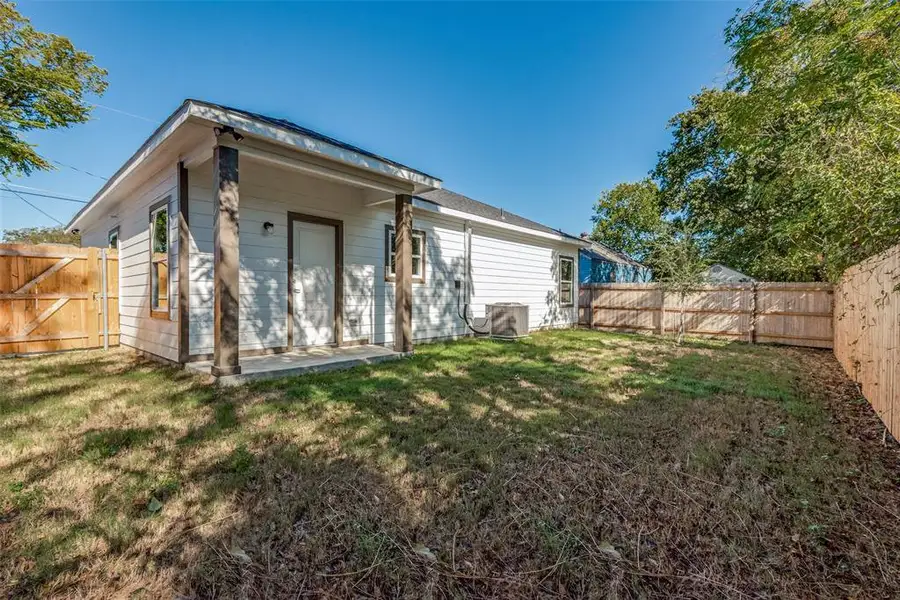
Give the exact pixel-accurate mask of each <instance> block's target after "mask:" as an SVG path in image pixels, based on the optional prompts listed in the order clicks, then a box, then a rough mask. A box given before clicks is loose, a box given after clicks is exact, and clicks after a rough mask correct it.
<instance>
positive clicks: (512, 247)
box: [470, 224, 578, 329]
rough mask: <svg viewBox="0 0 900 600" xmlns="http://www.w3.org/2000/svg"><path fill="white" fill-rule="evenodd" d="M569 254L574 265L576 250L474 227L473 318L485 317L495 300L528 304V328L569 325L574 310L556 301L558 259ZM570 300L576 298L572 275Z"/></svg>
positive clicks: (561, 245)
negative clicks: (571, 295) (489, 306)
mask: <svg viewBox="0 0 900 600" xmlns="http://www.w3.org/2000/svg"><path fill="white" fill-rule="evenodd" d="M560 256H569V257H571V258H572V259H573V262H574V266H575V269H576V270H577V267H578V248H577V247H576V246H572V245H568V244H564V243H562V242H554V241H552V240H543V239H540V238H536V237H532V236H527V235H525V234H519V233H516V232H510V231H507V230H504V229H501V228H499V227H491V226H488V225H482V224H474V225H473V226H472V245H471V267H470V268H471V274H472V293H471V303H472V314H474V315H476V316H484V314H485V307H486V306H487V305H488V304H494V303H497V302H520V303H522V304H527V305H528V320H529V323H528V325H529V328H530V329H542V328H552V327H568V326H571V325H573V324H574V323H575V320H576V309H575V307H563V306H560V302H559V258H560ZM573 276H574V280H573V291H572V294H573V300H574V298H575V297H576V296H577V290H576V289H575V282H577V281H578V274H577V272H575V273H573Z"/></svg>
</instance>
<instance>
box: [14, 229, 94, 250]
mask: <svg viewBox="0 0 900 600" xmlns="http://www.w3.org/2000/svg"><path fill="white" fill-rule="evenodd" d="M3 242H4V243H7V244H71V245H73V246H80V245H81V236H79V235H78V234H77V233H66V231H65V228H63V227H26V228H24V229H4V230H3Z"/></svg>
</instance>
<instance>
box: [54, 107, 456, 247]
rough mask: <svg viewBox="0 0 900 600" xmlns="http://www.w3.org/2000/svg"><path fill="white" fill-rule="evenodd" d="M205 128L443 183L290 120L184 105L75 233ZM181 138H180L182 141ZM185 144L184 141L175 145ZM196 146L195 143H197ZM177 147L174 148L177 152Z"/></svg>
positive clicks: (88, 207) (425, 186) (95, 201)
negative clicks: (164, 151)
mask: <svg viewBox="0 0 900 600" xmlns="http://www.w3.org/2000/svg"><path fill="white" fill-rule="evenodd" d="M188 122H192V123H201V124H203V125H206V126H212V125H219V126H229V127H232V128H234V129H235V130H236V131H239V132H241V134H242V135H244V134H248V135H252V136H255V137H258V138H261V139H264V140H267V141H274V142H276V143H278V144H281V145H284V146H286V147H288V148H291V149H294V150H299V151H302V152H307V153H310V154H314V155H318V156H321V157H324V158H327V159H329V160H334V161H338V162H342V163H345V164H349V165H352V166H354V167H357V168H360V169H364V170H368V171H372V172H375V173H377V174H379V175H381V176H386V177H389V178H394V179H397V180H401V181H403V182H404V183H412V184H413V186H414V188H415V189H417V190H430V189H435V188H440V187H441V185H442V182H441V180H440V179H438V178H436V177H432V176H431V175H428V174H427V173H424V172H422V171H419V170H416V169H413V168H410V167H407V166H405V165H402V164H401V163H398V162H396V161H393V160H390V159H387V158H384V157H382V156H379V155H378V154H375V153H374V152H369V151H368V150H364V149H362V148H359V147H357V146H354V145H352V144H347V143H345V142H341V141H340V140H336V139H334V138H332V137H329V136H327V135H324V134H321V133H318V132H316V131H313V130H311V129H307V128H306V127H302V126H300V125H297V124H296V123H293V122H291V121H288V120H285V119H278V118H273V117H267V116H265V115H260V114H257V113H253V112H250V111H245V110H241V109H235V108H229V107H226V106H224V105H221V104H215V103H212V102H206V101H203V100H191V99H188V100H185V101H184V102H183V103H182V104H181V106H179V107H178V109H177V110H176V111H175V112H173V113H172V114H171V115H169V117H168V118H166V120H165V121H163V123H162V124H161V125H160V126H159V127H157V128H156V130H155V131H154V132H153V133H151V134H150V136H149V137H148V138H147V139H146V140H145V141H144V143H143V144H141V146H140V147H139V148H138V149H137V150H136V151H135V153H134V154H132V155H131V157H130V158H129V159H128V160H126V161H125V162H124V163H123V164H122V166H121V167H119V169H118V170H117V171H116V172H115V173H114V174H113V175H112V177H110V178H109V180H107V182H106V183H105V184H104V185H103V186H102V187H101V188H100V189H99V190H98V191H97V193H96V194H94V196H93V198H91V200H90V201H89V202H88V203H87V204H85V205H84V206H83V207H82V208H81V209H80V210H79V211H78V212H77V213H76V214H75V215H74V216H73V217H72V219H71V220H70V221H69V224H68V225H66V230H72V229H74V228H75V226H76V225H78V224H79V222H80V221H82V220H83V219H84V218H86V216H87V215H88V213H90V212H92V211H94V210H95V209H96V208H97V207H98V206H100V205H103V204H106V203H107V202H108V201H109V198H110V196H111V195H112V194H115V193H118V190H121V189H122V186H123V185H125V184H126V182H129V181H133V180H134V179H135V176H136V173H138V172H139V170H140V169H143V168H145V167H146V166H147V165H148V163H150V162H151V161H152V160H155V159H159V158H160V156H161V155H160V148H166V147H168V148H169V150H170V151H171V152H170V153H171V154H173V156H180V154H179V153H178V151H179V150H184V148H181V147H178V146H177V145H178V143H181V142H184V143H186V142H187V140H186V137H185V136H187V135H189V134H186V133H184V132H185V130H186V129H187V128H185V127H183V125H184V124H185V123H188ZM179 134H181V137H180V138H179ZM175 139H180V142H173V141H172V140H175ZM195 141H196V140H195ZM173 145H174V147H173Z"/></svg>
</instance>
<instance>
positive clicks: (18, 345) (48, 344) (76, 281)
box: [0, 244, 119, 355]
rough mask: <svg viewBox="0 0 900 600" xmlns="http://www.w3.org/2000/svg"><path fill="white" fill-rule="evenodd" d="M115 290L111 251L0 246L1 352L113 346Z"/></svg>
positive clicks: (115, 340) (116, 276)
mask: <svg viewBox="0 0 900 600" xmlns="http://www.w3.org/2000/svg"><path fill="white" fill-rule="evenodd" d="M104 284H105V285H104ZM118 289H119V269H118V253H117V252H116V251H115V250H105V249H99V248H74V247H71V246H45V245H39V246H32V245H27V244H0V355H2V354H29V353H33V352H52V351H56V350H72V349H76V348H97V347H103V346H108V345H116V344H118V343H119V296H118Z"/></svg>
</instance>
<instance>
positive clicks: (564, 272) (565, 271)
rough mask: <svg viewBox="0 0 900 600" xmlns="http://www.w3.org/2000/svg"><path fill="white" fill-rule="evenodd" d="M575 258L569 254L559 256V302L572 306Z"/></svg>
mask: <svg viewBox="0 0 900 600" xmlns="http://www.w3.org/2000/svg"><path fill="white" fill-rule="evenodd" d="M574 283H575V260H574V259H573V258H572V257H571V256H560V257H559V304H560V306H572V305H573V304H574V303H575V302H574V297H575V291H574V290H575V285H574Z"/></svg>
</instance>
